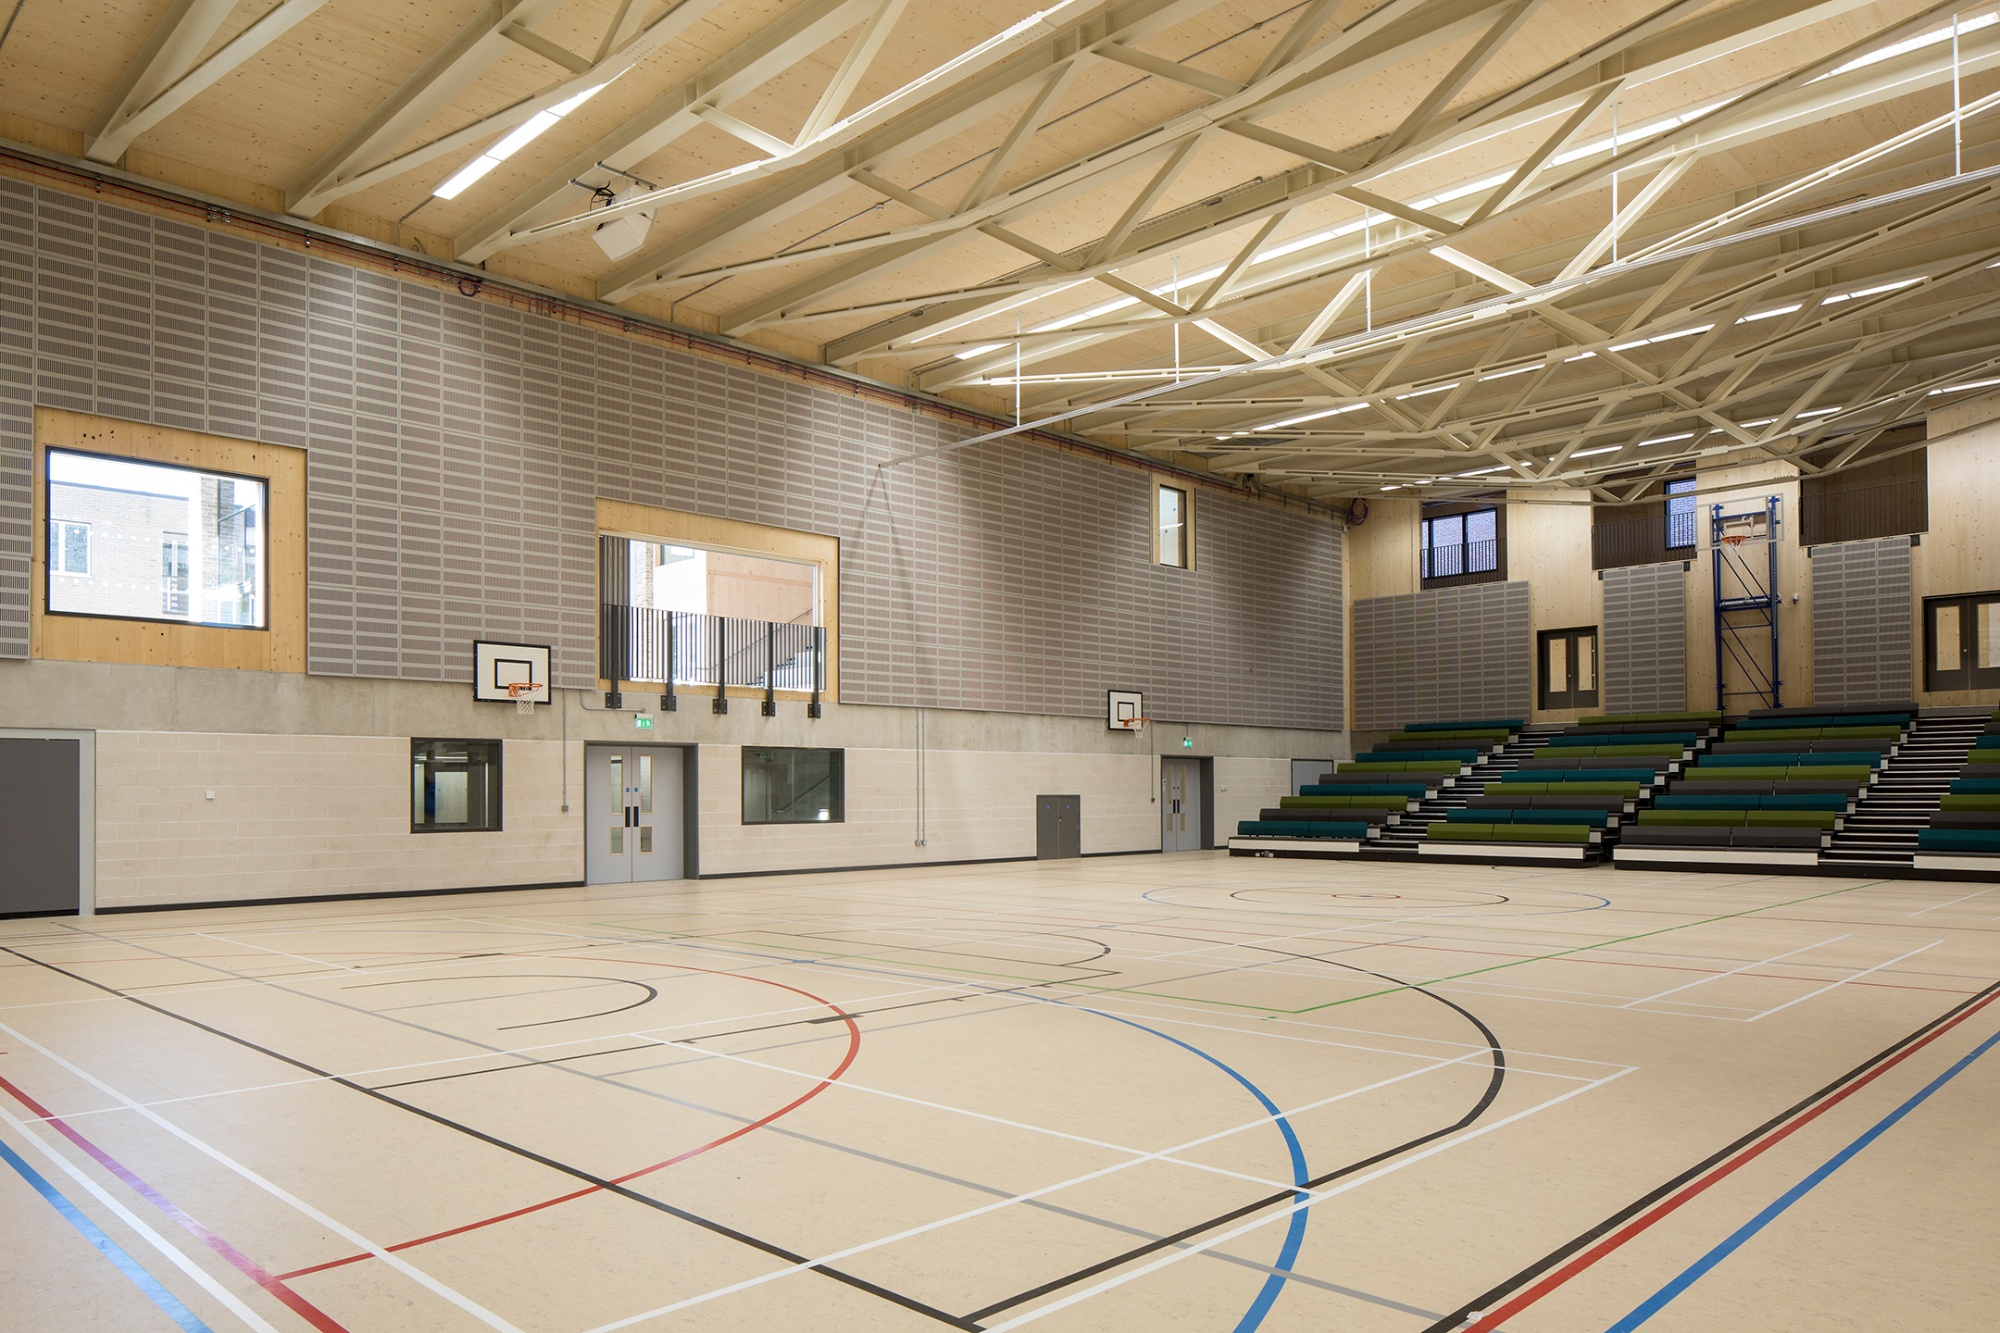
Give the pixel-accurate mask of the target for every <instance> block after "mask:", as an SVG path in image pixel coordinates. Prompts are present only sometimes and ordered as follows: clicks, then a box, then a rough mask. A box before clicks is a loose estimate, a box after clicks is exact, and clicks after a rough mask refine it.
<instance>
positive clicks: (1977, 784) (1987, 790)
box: [1951, 778, 2000, 796]
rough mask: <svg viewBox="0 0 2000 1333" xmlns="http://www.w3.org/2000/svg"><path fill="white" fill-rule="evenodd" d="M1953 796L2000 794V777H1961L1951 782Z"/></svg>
mask: <svg viewBox="0 0 2000 1333" xmlns="http://www.w3.org/2000/svg"><path fill="white" fill-rule="evenodd" d="M1951 794H1952V795H1953V796H2000V778H1960V779H1958V780H1957V781H1956V782H1954V783H1952V784H1951Z"/></svg>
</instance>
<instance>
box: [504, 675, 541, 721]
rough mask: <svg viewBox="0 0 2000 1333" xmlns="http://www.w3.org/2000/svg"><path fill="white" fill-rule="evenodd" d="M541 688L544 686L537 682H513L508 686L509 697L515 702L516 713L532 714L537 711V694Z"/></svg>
mask: <svg viewBox="0 0 2000 1333" xmlns="http://www.w3.org/2000/svg"><path fill="white" fill-rule="evenodd" d="M541 688H542V686H541V685H540V684H539V683H538V682H536V681H532V680H517V681H513V682H511V683H510V684H509V685H508V686H507V697H508V698H509V699H512V700H513V701H514V707H515V709H516V711H518V712H522V713H532V712H534V711H535V694H536V692H537V691H539V690H540V689H541Z"/></svg>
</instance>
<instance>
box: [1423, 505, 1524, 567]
mask: <svg viewBox="0 0 2000 1333" xmlns="http://www.w3.org/2000/svg"><path fill="white" fill-rule="evenodd" d="M1418 542H1419V551H1418V558H1419V561H1420V566H1419V568H1420V573H1421V577H1422V583H1423V586H1424V587H1426V588H1449V587H1455V586H1457V585H1459V584H1467V583H1502V582H1505V581H1506V578H1507V523H1506V510H1505V508H1504V507H1502V506H1499V505H1494V504H1483V505H1482V504H1477V503H1473V504H1437V505H1425V506H1424V512H1423V518H1422V521H1421V523H1420V524H1419V536H1418Z"/></svg>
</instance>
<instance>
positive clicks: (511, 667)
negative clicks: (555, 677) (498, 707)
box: [472, 639, 550, 704]
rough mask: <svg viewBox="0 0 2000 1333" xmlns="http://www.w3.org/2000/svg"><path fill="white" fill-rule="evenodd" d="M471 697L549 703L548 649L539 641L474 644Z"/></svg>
mask: <svg viewBox="0 0 2000 1333" xmlns="http://www.w3.org/2000/svg"><path fill="white" fill-rule="evenodd" d="M472 697H473V698H475V699H478V700H482V701H484V702H488V703H503V704H504V703H518V702H520V701H521V700H522V699H523V698H532V699H533V701H534V702H535V703H538V704H546V703H548V702H549V698H550V691H549V648H548V645H547V644H540V643H495V642H492V641H490V640H486V639H476V640H474V641H473V644H472Z"/></svg>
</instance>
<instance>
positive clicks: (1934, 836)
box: [1916, 713, 2000, 879]
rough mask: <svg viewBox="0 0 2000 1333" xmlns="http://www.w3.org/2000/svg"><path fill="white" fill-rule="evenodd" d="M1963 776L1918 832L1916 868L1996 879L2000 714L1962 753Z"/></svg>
mask: <svg viewBox="0 0 2000 1333" xmlns="http://www.w3.org/2000/svg"><path fill="white" fill-rule="evenodd" d="M1960 771H1961V773H1962V776H1960V777H1958V778H1956V779H1954V780H1953V781H1952V784H1951V788H1950V790H1949V791H1948V792H1947V793H1946V794H1945V795H1944V796H1943V797H1942V798H1941V799H1940V800H1939V802H1938V811H1937V813H1936V814H1934V815H1932V816H1931V821H1930V825H1929V827H1927V828H1924V829H1921V830H1919V832H1918V833H1917V855H1916V869H1918V870H1920V871H1931V872H1944V873H1947V874H1951V875H1954V876H1957V877H1961V878H1977V879H1994V878H2000V713H1994V714H1993V715H1992V717H1991V718H1989V719H1988V721H1987V724H1986V730H1985V732H1984V733H1982V734H1981V735H1980V736H1979V738H1978V739H1977V740H1975V741H1974V742H1973V745H1972V748H1971V749H1970V750H1969V751H1967V752H1966V756H1965V767H1964V768H1963V769H1962V770H1960Z"/></svg>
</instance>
